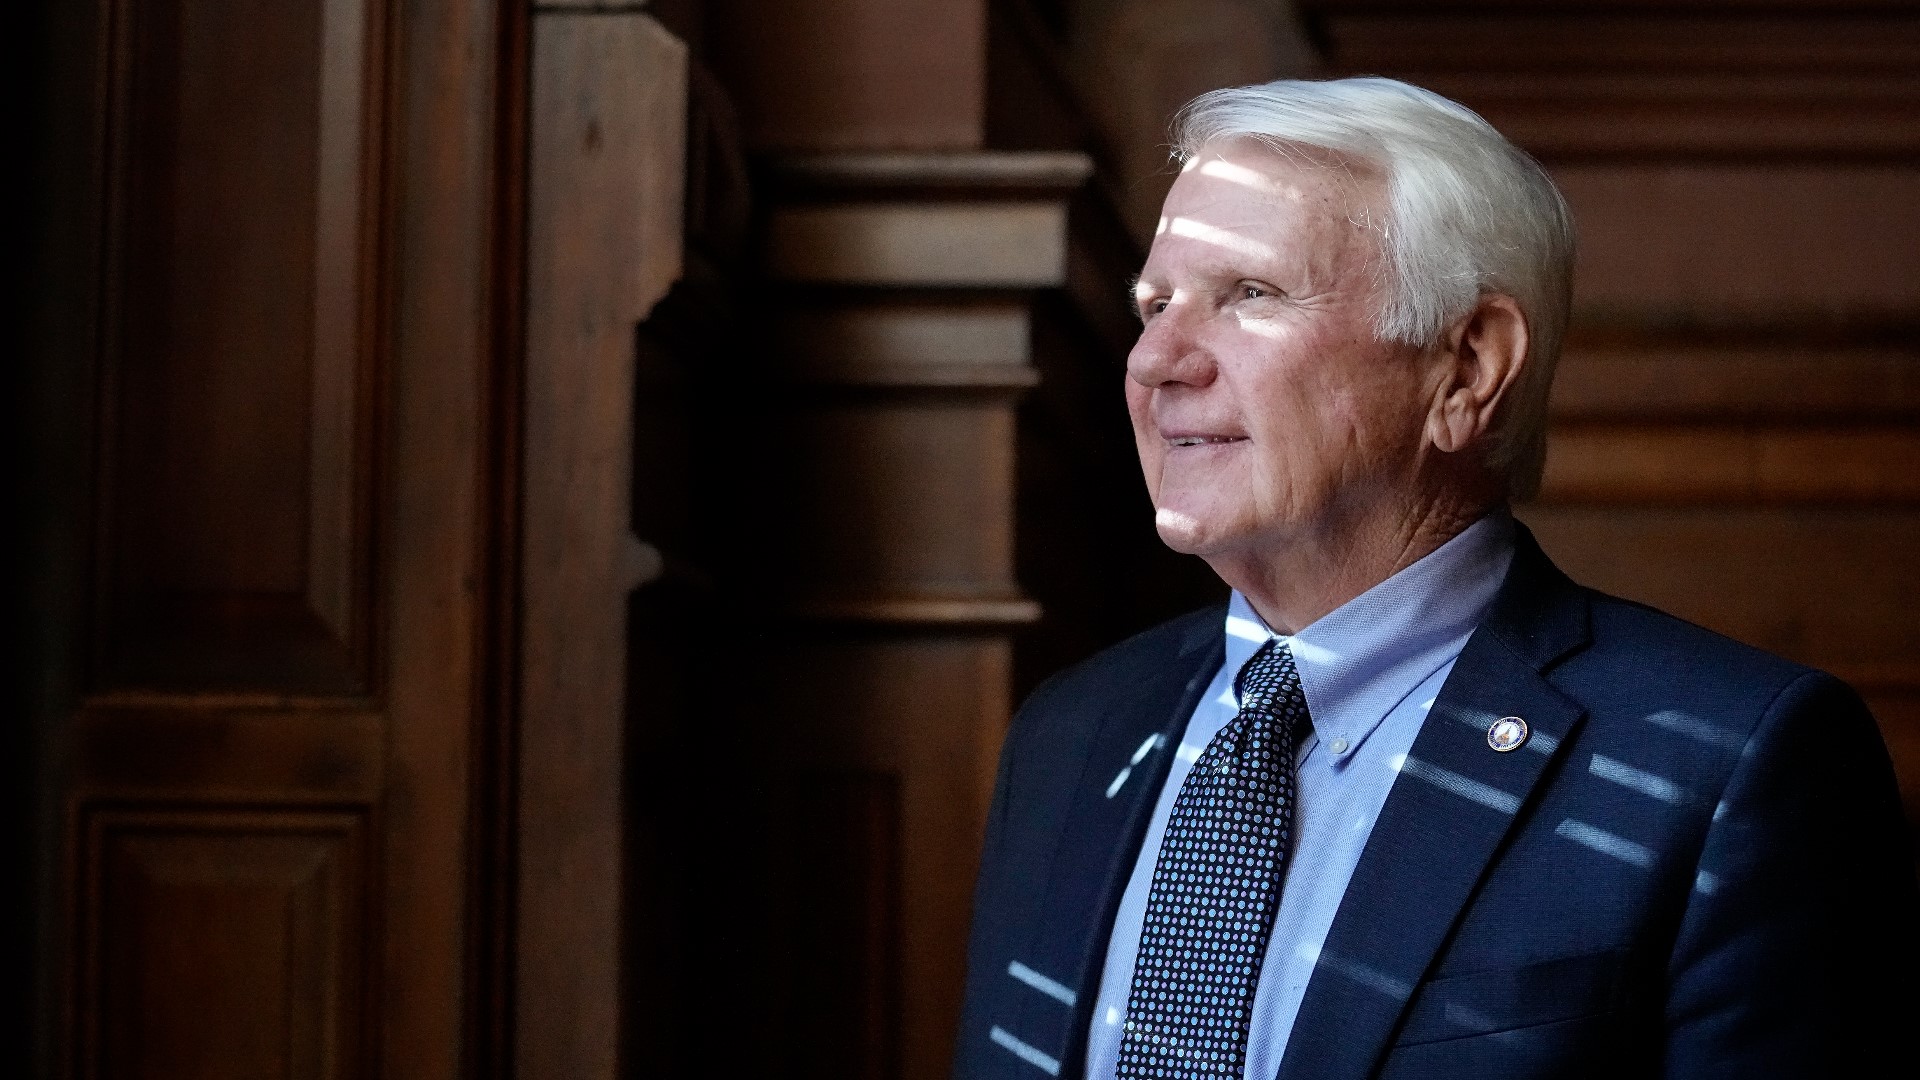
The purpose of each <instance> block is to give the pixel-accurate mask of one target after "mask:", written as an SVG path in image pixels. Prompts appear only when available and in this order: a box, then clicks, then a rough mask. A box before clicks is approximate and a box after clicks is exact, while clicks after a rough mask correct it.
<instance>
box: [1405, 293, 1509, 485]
mask: <svg viewBox="0 0 1920 1080" xmlns="http://www.w3.org/2000/svg"><path fill="white" fill-rule="evenodd" d="M1530 340H1531V339H1530V338H1529V336H1528V333H1527V317H1526V316H1525V315H1524V314H1522V313H1521V311H1520V305H1519V303H1518V302H1517V301H1515V300H1514V298H1513V297H1511V296H1507V295H1505V294H1503V293H1486V294H1484V295H1482V296H1481V297H1480V302H1479V303H1478V304H1477V305H1475V307H1474V309H1473V312H1472V313H1471V314H1469V315H1468V316H1467V317H1466V318H1465V319H1462V320H1461V321H1459V322H1457V323H1455V324H1454V326H1453V328H1452V329H1451V330H1450V331H1449V332H1448V335H1447V337H1446V339H1445V340H1443V341H1442V342H1441V345H1440V348H1439V350H1438V355H1437V356H1436V357H1435V360H1436V362H1437V363H1438V365H1439V368H1440V378H1439V384H1438V385H1437V386H1436V388H1435V392H1434V397H1433V406H1432V408H1431V409H1430V410H1429V412H1428V413H1427V438H1428V439H1429V440H1431V441H1432V443H1433V445H1434V448H1435V449H1437V450H1439V451H1441V452H1442V453H1448V454H1452V453H1458V452H1459V451H1461V450H1464V449H1466V448H1467V447H1469V446H1472V445H1473V444H1474V442H1476V441H1477V440H1479V439H1481V438H1483V437H1484V436H1485V435H1486V433H1487V432H1488V430H1490V429H1491V428H1492V427H1493V418H1494V414H1495V413H1496V412H1497V411H1498V410H1499V408H1500V402H1501V400H1502V399H1503V398H1505V397H1506V395H1507V391H1508V389H1509V388H1510V387H1512V386H1513V384H1514V382H1515V381H1516V380H1518V379H1519V378H1520V372H1521V370H1522V369H1523V368H1525V367H1526V366H1527V346H1528V344H1529V342H1530Z"/></svg>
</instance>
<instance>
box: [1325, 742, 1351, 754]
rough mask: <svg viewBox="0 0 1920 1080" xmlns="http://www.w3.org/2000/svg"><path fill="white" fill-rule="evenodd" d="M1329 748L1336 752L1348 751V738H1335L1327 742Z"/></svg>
mask: <svg viewBox="0 0 1920 1080" xmlns="http://www.w3.org/2000/svg"><path fill="white" fill-rule="evenodd" d="M1327 749H1329V750H1331V751H1333V752H1334V753H1336V754H1344V753H1346V752H1347V740H1345V739H1335V740H1333V741H1332V742H1330V743H1328V744H1327Z"/></svg>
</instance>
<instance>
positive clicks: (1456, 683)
mask: <svg viewBox="0 0 1920 1080" xmlns="http://www.w3.org/2000/svg"><path fill="white" fill-rule="evenodd" d="M1587 635H1588V630H1587V602H1586V599H1585V596H1584V594H1582V593H1581V592H1580V590H1579V589H1578V588H1577V587H1576V586H1574V585H1573V584H1572V583H1571V582H1570V581H1568V580H1567V579H1566V578H1565V577H1564V576H1563V575H1561V574H1560V572H1559V570H1557V569H1556V568H1555V567H1554V566H1553V564H1552V563H1550V562H1548V561H1547V558H1546V556H1545V555H1543V554H1542V553H1541V552H1540V549H1539V547H1538V546H1537V545H1536V544H1535V543H1534V541H1533V537H1532V535H1531V534H1530V533H1528V532H1527V531H1526V529H1525V528H1524V527H1521V528H1519V530H1518V536H1517V538H1516V548H1515V553H1514V559H1513V565H1512V567H1511V569H1510V570H1509V571H1508V573H1507V580H1506V582H1505V583H1504V584H1503V585H1502V587H1501V591H1500V594H1499V597H1498V598H1497V599H1496V600H1495V602H1494V606H1493V609H1492V610H1491V611H1490V612H1489V613H1488V616H1487V619H1486V621H1485V622H1484V623H1482V624H1481V627H1480V628H1479V629H1478V630H1476V631H1475V632H1474V634H1473V636H1472V637H1471V638H1470V639H1469V640H1468V642H1467V646H1466V648H1465V650H1463V651H1462V652H1461V654H1460V658H1459V660H1458V661H1457V662H1456V663H1455V664H1454V668H1453V671H1452V673H1451V674H1450V675H1449V676H1448V677H1447V682H1446V685H1445V686H1444V687H1443V688H1442V690H1441V692H1440V696H1439V697H1438V699H1436V701H1435V702H1434V706H1433V709H1432V711H1431V712H1430V713H1429V714H1428V716H1427V719H1426V722H1425V723H1424V724H1423V725H1422V727H1421V730H1420V734H1419V736H1418V737H1417V738H1416V739H1415V740H1414V744H1413V748H1412V750H1411V751H1409V753H1408V755H1407V760H1406V763H1405V765H1404V766H1403V767H1402V768H1401V770H1400V775H1399V777H1398V778H1397V779H1396V780H1395V781H1394V785H1393V789H1392V791H1391V792H1389V793H1388V796H1387V801H1386V803H1385V805H1384V806H1383V807H1382V808H1381V811H1380V817H1379V820H1378V821H1377V822H1375V824H1374V827H1373V832H1372V833H1371V834H1370V836H1369V838H1368V840H1367V846H1366V849H1365V850H1364V851H1363V852H1362V854H1361V857H1360V863H1359V865H1358V866H1357V867H1355V869H1354V874H1353V878H1352V880H1351V882H1350V883H1349V884H1348V886H1347V890H1346V893H1345V894H1344V896H1343V898H1342V900H1341V902H1340V908H1339V911H1338V913H1337V914H1336V915H1335V916H1334V920H1333V925H1332V927H1331V929H1330V930H1329V932H1328V934H1327V940H1326V943H1325V944H1324V946H1323V947H1322V949H1321V952H1320V959H1319V962H1318V964H1317V966H1316V967H1315V969H1314V974H1313V978H1312V980H1311V981H1310V982H1309V983H1308V985H1307V992H1306V996H1305V998H1304V999H1303V1001H1302V1002H1301V1006H1300V1012H1299V1014H1298V1017H1297V1019H1296V1020H1295V1022H1294V1026H1293V1033H1292V1035H1291V1036H1290V1037H1289V1039H1288V1043H1287V1050H1286V1054H1285V1057H1284V1058H1283V1059H1282V1061H1281V1066H1280V1072H1279V1076H1280V1080H1361V1078H1363V1077H1367V1076H1370V1075H1372V1073H1373V1070H1374V1069H1375V1067H1376V1066H1377V1065H1378V1063H1379V1061H1380V1059H1381V1058H1382V1056H1383V1055H1384V1054H1385V1053H1386V1049H1387V1046H1388V1043H1389V1041H1390V1040H1391V1039H1392V1038H1393V1034H1394V1031H1395V1029H1396V1028H1397V1027H1398V1025H1399V1021H1400V1017H1401V1014H1402V1013H1403V1012H1404V1011H1405V1008H1406V1005H1407V1001H1408V999H1409V998H1410V997H1411V996H1412V993H1413V990H1414V988H1415V987H1416V986H1417V985H1418V984H1419V982H1420V980H1421V979H1422V978H1423V977H1424V976H1425V974H1426V972H1427V970H1428V969H1429V968H1430V967H1431V965H1432V963H1433V961H1434V958H1435V956H1436V955H1437V953H1438V952H1439V950H1440V947H1441V945H1442V944H1443V943H1444V942H1445V940H1446V938H1447V936H1448V934H1449V933H1450V932H1451V930H1452V928H1453V927H1454V925H1455V923H1456V922H1457V921H1458V919H1459V917H1460V915H1461V913H1462V911H1463V910H1464V909H1465V907H1466V904H1467V902H1468V900H1469V899H1470V898H1471V896H1472V893H1473V891H1474V888H1475V886H1476V885H1477V884H1478V883H1479V881H1480V879H1481V877H1482V875H1483V874H1484V873H1485V871H1486V869H1487V866H1488V864H1489V863H1490V862H1491V860H1492V858H1493V856H1494V854H1495V853H1496V852H1497V851H1498V849H1499V848H1500V845H1501V843H1502V841H1503V840H1504V839H1505V838H1506V836H1507V834H1508V832H1509V831H1510V830H1511V829H1512V827H1513V825H1514V822H1515V821H1516V820H1517V818H1518V815H1519V814H1521V813H1523V812H1524V808H1525V807H1526V806H1527V804H1528V802H1529V800H1530V799H1531V797H1532V794H1533V790H1534V787H1535V786H1536V785H1537V784H1538V783H1539V782H1540V778H1541V776H1542V775H1543V774H1544V773H1545V772H1546V770H1547V768H1548V766H1549V765H1550V764H1551V763H1552V762H1553V761H1554V760H1555V759H1556V758H1557V757H1558V756H1559V753H1560V748H1561V747H1562V746H1563V745H1565V743H1566V741H1567V739H1568V738H1569V736H1571V735H1572V733H1573V732H1574V730H1575V729H1576V728H1577V727H1578V725H1579V723H1580V721H1581V719H1582V716H1583V714H1582V711H1581V709H1580V707H1579V706H1578V705H1576V704H1574V703H1573V702H1572V701H1570V700H1569V699H1567V698H1566V697H1564V696H1563V695H1561V694H1560V692H1559V691H1558V690H1556V689H1554V688H1553V687H1552V686H1551V685H1549V684H1548V683H1547V681H1546V679H1545V678H1543V677H1542V672H1543V671H1544V670H1545V669H1546V668H1547V667H1548V666H1549V665H1551V664H1552V663H1554V662H1555V661H1557V660H1558V659H1559V658H1560V657H1563V656H1565V655H1566V654H1568V653H1569V652H1571V651H1573V650H1575V649H1577V648H1579V647H1581V646H1583V645H1584V644H1585V643H1586V641H1587ZM1504 716H1519V717H1522V718H1523V719H1525V720H1526V722H1527V724H1528V725H1529V727H1530V728H1531V729H1532V736H1531V738H1530V739H1529V740H1528V741H1527V742H1526V743H1525V744H1524V745H1522V746H1521V747H1520V748H1518V749H1516V750H1513V751H1510V752H1507V753H1496V752H1495V751H1494V750H1493V749H1492V748H1491V747H1490V746H1489V745H1488V744H1487V729H1488V727H1489V726H1491V725H1492V724H1493V722H1494V721H1496V720H1498V719H1500V718H1501V717H1504Z"/></svg>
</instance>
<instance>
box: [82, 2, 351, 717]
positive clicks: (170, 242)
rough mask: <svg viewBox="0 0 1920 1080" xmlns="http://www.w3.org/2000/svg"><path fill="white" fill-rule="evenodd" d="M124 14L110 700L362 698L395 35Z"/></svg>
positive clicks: (106, 508)
mask: <svg viewBox="0 0 1920 1080" xmlns="http://www.w3.org/2000/svg"><path fill="white" fill-rule="evenodd" d="M116 7H117V8H118V13H119V17H118V18H117V19H116V21H115V27H116V37H115V39H114V40H113V42H112V44H111V46H110V55H111V56H112V57H113V60H114V62H113V64H112V66H111V67H110V68H109V71H108V76H107V77H108V87H109V88H108V91H107V93H108V101H109V103H110V105H109V108H110V110H111V113H112V116H111V118H110V119H109V120H108V121H107V129H108V130H109V131H110V132H112V133H113V138H112V140H111V141H110V142H109V143H108V144H107V146H108V150H107V158H106V161H105V162H104V172H105V176H106V200H107V203H108V207H109V215H110V217H109V221H110V225H109V227H108V234H107V243H106V250H107V253H108V254H107V260H108V269H107V272H106V281H105V291H104V295H105V301H106V302H105V307H104V310H103V312H102V314H101V319H102V328H103V333H102V338H101V340H102V346H103V350H104V352H103V363H102V374H103V379H104V387H105V393H104V395H103V411H104V413H105V415H104V416H103V417H102V420H101V429H102V430H103V431H104V432H106V433H107V438H108V440H109V444H108V445H109V447H110V449H109V451H108V453H107V455H106V456H105V457H104V459H103V465H104V468H103V471H102V483H101V485H100V499H101V512H100V514H99V516H98V522H99V529H100V540H99V544H100V547H101V550H102V551H103V552H105V553H106V558H105V559H104V560H103V562H102V565H101V566H100V568H99V576H98V580H99V585H98V600H97V603H96V611H97V615H96V625H97V627H98V630H97V637H96V643H95V656H96V661H95V663H96V673H95V677H94V681H95V684H96V686H98V687H100V688H102V689H116V688H176V689H177V688H184V687H187V686H193V687H200V688H211V687H214V686H220V687H230V688H233V689H256V690H258V689H267V688H272V689H274V690H299V691H306V692H309V693H334V694H352V693H361V692H364V691H365V690H366V688H367V687H368V685H369V681H370V678H371V671H370V670H369V668H368V662H369V654H368V640H369V634H370V632H371V612H370V602H371V598H372V582H371V580H370V570H371V567H370V564H369V562H368V557H369V554H370V549H369V548H368V546H367V545H366V544H365V542H364V537H365V536H366V534H367V533H368V531H369V528H370V521H369V513H370V509H371V506H372V502H373V487H374V483H375V480H374V477H373V476H372V474H371V473H370V471H369V470H370V466H371V462H372V458H371V455H370V450H369V448H370V445H371V444H370V440H371V437H372V434H373V432H374V431H375V429H376V428H377V426H378V419H377V417H376V416H375V415H374V409H375V395H374V370H375V369H374V366H373V365H374V362H375V356H374V352H375V349H376V348H377V345H376V337H375V334H376V325H375V321H374V320H375V318H376V317H377V314H378V312H379V307H380V294H379V288H380V268H379V264H378V258H377V251H378V242H377V231H376V230H377V228H378V225H379V209H380V207H379V199H378V191H377V188H376V187H375V186H374V185H375V183H376V180H377V175H378V169H379V163H378V157H377V154H378V152H379V148H380V140H381V130H382V128H381V123H380V119H381V118H380V112H379V109H380V100H381V94H382V79H383V77H384V72H383V71H382V69H381V67H380V65H379V62H378V55H377V52H376V51H375V50H377V47H378V44H379V42H380V41H381V40H382V35H383V32H384V15H383V13H382V12H380V11H375V10H372V9H370V8H369V7H368V6H367V5H366V4H365V3H363V2H362V0H329V2H326V3H311V4H302V5H295V6H288V5H280V4H267V3H242V4H238V5H234V4H207V3H200V2H197V0H123V2H121V3H119V4H117V5H116ZM240 205H244V206H246V207H247V210H248V212H247V213H245V214H242V215H235V214H234V213H233V208H234V207H235V206H240ZM243 534H244V536H245V537H246V542H245V543H236V542H235V540H236V538H237V537H239V536H241V535H243Z"/></svg>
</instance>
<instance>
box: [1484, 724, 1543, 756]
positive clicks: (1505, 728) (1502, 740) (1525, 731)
mask: <svg viewBox="0 0 1920 1080" xmlns="http://www.w3.org/2000/svg"><path fill="white" fill-rule="evenodd" d="M1531 733H1532V731H1531V729H1530V728H1528V727H1527V722H1526V721H1525V720H1522V719H1520V718H1519V717H1517V716H1503V717H1501V718H1500V719H1498V720H1495V721H1494V722H1493V726H1492V727H1490V728H1488V729H1487V745H1488V746H1491V747H1493V748H1494V749H1495V750H1498V751H1499V752H1501V753H1503V754H1504V753H1506V752H1507V751H1509V750H1518V749H1520V747H1521V746H1522V745H1523V744H1524V743H1525V742H1526V741H1527V736H1528V735H1529V734H1531Z"/></svg>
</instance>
